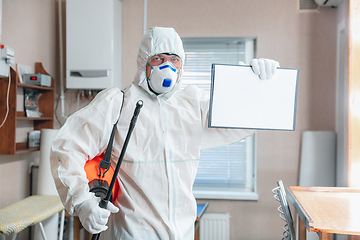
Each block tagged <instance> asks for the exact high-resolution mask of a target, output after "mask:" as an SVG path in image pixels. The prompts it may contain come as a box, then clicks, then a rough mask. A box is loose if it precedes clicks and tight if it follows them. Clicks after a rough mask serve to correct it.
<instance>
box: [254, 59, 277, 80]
mask: <svg viewBox="0 0 360 240" xmlns="http://www.w3.org/2000/svg"><path fill="white" fill-rule="evenodd" d="M250 66H251V69H252V70H253V72H254V73H255V74H256V75H258V76H259V77H260V79H270V78H272V77H273V76H274V74H275V71H276V69H277V68H278V67H280V64H279V63H278V62H277V61H275V60H271V59H265V58H260V59H253V60H251V62H250Z"/></svg>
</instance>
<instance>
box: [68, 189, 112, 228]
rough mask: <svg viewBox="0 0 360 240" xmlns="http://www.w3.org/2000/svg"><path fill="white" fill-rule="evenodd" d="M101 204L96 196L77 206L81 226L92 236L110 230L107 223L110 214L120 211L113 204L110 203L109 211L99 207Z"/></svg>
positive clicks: (76, 210)
mask: <svg viewBox="0 0 360 240" xmlns="http://www.w3.org/2000/svg"><path fill="white" fill-rule="evenodd" d="M99 202H100V198H99V197H95V196H94V197H93V198H90V199H88V200H86V201H85V202H83V203H81V204H79V205H76V206H75V212H76V213H77V214H78V216H79V219H80V222H81V224H82V225H83V227H84V228H85V229H86V230H87V231H88V232H89V233H91V234H96V233H99V232H102V231H105V230H106V229H107V228H108V227H107V226H106V223H107V221H108V218H109V216H110V214H111V213H117V212H118V211H119V208H117V207H115V206H114V204H112V203H111V202H109V203H108V206H107V209H104V208H101V207H99Z"/></svg>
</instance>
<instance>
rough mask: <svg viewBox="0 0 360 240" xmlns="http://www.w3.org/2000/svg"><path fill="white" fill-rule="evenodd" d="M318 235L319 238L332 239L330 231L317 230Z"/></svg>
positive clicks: (321, 239)
mask: <svg viewBox="0 0 360 240" xmlns="http://www.w3.org/2000/svg"><path fill="white" fill-rule="evenodd" d="M318 235H319V239H320V240H332V234H331V233H323V232H318Z"/></svg>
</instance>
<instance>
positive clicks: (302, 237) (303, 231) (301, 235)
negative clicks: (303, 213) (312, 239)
mask: <svg viewBox="0 0 360 240" xmlns="http://www.w3.org/2000/svg"><path fill="white" fill-rule="evenodd" d="M298 223H299V240H306V227H305V225H304V223H303V222H302V221H301V218H300V217H299V216H298Z"/></svg>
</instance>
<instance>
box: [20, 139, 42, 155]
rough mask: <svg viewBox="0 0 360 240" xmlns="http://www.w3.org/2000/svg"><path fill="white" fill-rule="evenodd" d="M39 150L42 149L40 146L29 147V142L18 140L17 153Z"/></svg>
mask: <svg viewBox="0 0 360 240" xmlns="http://www.w3.org/2000/svg"><path fill="white" fill-rule="evenodd" d="M39 150H40V147H32V148H29V147H28V143H27V142H17V143H16V150H15V154H21V153H30V152H36V151H39Z"/></svg>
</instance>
